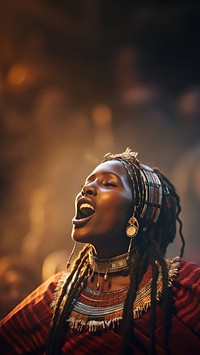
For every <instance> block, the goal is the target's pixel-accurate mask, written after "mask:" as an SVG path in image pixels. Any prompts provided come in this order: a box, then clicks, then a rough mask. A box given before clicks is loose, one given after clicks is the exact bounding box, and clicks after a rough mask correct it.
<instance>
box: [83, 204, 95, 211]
mask: <svg viewBox="0 0 200 355" xmlns="http://www.w3.org/2000/svg"><path fill="white" fill-rule="evenodd" d="M82 208H91V209H92V210H94V207H93V206H92V205H90V204H89V203H82V205H80V210H81V209H82Z"/></svg>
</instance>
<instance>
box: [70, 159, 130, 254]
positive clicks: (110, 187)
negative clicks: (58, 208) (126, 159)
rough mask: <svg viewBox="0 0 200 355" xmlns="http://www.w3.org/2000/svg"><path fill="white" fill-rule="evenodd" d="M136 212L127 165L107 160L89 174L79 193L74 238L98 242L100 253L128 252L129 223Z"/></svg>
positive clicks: (81, 240)
mask: <svg viewBox="0 0 200 355" xmlns="http://www.w3.org/2000/svg"><path fill="white" fill-rule="evenodd" d="M132 212H133V197H132V191H131V188H130V183H129V178H128V174H127V172H126V169H125V168H124V166H123V165H122V163H120V162H119V161H116V160H114V161H107V162H104V163H102V164H100V165H98V166H97V167H96V169H95V170H94V171H93V172H92V173H91V175H89V176H88V178H87V179H86V182H85V185H84V187H83V190H82V192H80V193H79V194H78V195H77V197H76V201H75V216H74V218H73V220H72V223H73V229H72V238H73V239H74V240H75V241H78V242H82V243H90V244H92V245H94V247H95V248H96V250H97V252H98V254H104V256H105V254H114V253H120V252H121V253H123V252H126V250H127V249H126V248H127V245H128V242H129V238H128V237H127V236H126V224H127V222H128V219H129V218H130V216H131V215H132ZM111 249H112V250H111ZM122 249H123V250H122ZM105 257H106V256H105Z"/></svg>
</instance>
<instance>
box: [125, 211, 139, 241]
mask: <svg viewBox="0 0 200 355" xmlns="http://www.w3.org/2000/svg"><path fill="white" fill-rule="evenodd" d="M138 230H139V223H138V220H137V218H135V217H134V216H132V217H131V218H129V220H128V225H127V227H126V235H127V237H129V238H134V237H136V235H137V234H138Z"/></svg>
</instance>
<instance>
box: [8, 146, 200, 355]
mask: <svg viewBox="0 0 200 355" xmlns="http://www.w3.org/2000/svg"><path fill="white" fill-rule="evenodd" d="M180 211H181V207H180V203H179V197H178V195H177V194H176V191H175V189H174V186H173V185H172V184H171V183H170V181H169V180H168V179H167V178H166V177H165V176H164V175H162V174H161V173H160V172H159V171H158V170H156V169H154V170H153V169H151V168H150V167H148V166H146V165H143V164H141V163H140V162H139V160H138V159H137V154H136V153H134V152H132V151H131V150H130V149H128V148H127V150H126V151H125V152H124V153H122V154H107V155H106V156H105V157H104V160H103V162H102V163H101V164H100V165H98V166H97V167H96V169H95V170H94V171H93V172H92V174H91V175H89V177H88V178H87V179H86V182H85V184H84V186H83V188H82V191H81V192H80V193H79V194H78V196H77V198H76V212H75V217H74V218H73V221H72V223H73V229H72V238H73V240H74V241H75V245H76V242H80V243H84V244H86V245H85V246H84V248H83V249H82V251H81V252H80V254H79V256H78V258H77V259H76V260H75V262H74V264H73V267H72V269H71V272H70V274H69V275H68V274H67V273H59V274H57V275H55V276H53V277H52V278H51V279H50V280H48V281H47V282H46V283H44V284H43V285H41V286H40V287H39V288H38V289H37V290H36V291H34V292H33V293H32V294H31V295H30V296H29V297H28V298H27V299H25V301H24V302H22V303H21V304H20V305H19V306H18V307H17V308H15V309H14V310H13V312H11V313H10V314H9V315H8V316H7V317H6V318H5V319H4V320H3V321H2V326H1V344H2V353H3V354H15V353H16V354H17V353H19V354H24V353H29V354H31V353H32V354H44V353H45V354H48V355H50V354H61V353H63V354H78V355H81V354H95V353H96V354H117V353H120V354H132V353H135V354H146V353H151V354H165V353H166V354H167V353H170V354H182V353H184V354H190V353H193V354H197V353H199V351H200V317H199V310H200V306H199V296H200V286H199V277H200V268H199V267H198V266H197V265H195V264H193V263H188V262H185V261H183V260H182V259H181V258H179V257H176V258H174V259H165V258H164V255H165V252H166V249H167V246H168V244H169V243H170V242H173V240H174V238H175V234H176V222H177V221H178V222H179V233H180V237H181V240H182V249H181V256H182V255H183V250H184V239H183V236H182V223H181V221H180V218H179V213H180ZM73 251H74V250H73ZM72 254H73V253H72ZM49 332H50V333H49Z"/></svg>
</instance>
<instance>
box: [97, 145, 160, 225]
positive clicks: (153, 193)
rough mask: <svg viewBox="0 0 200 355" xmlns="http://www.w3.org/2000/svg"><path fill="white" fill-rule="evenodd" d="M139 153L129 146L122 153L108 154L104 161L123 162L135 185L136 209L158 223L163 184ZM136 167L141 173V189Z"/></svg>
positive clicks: (145, 218) (146, 217) (141, 214)
mask: <svg viewBox="0 0 200 355" xmlns="http://www.w3.org/2000/svg"><path fill="white" fill-rule="evenodd" d="M137 154H138V153H135V152H132V151H131V149H129V148H127V149H126V151H125V152H123V153H120V154H111V153H108V154H106V155H105V156H104V159H103V162H105V161H108V160H119V161H120V162H121V163H122V164H123V166H124V167H125V169H126V171H127V173H128V175H129V177H130V179H131V182H132V185H133V195H134V196H133V197H134V201H137V202H138V203H137V202H136V206H135V211H138V213H139V215H140V217H141V218H142V219H144V220H146V221H148V222H153V223H156V222H157V220H158V217H159V214H160V210H161V206H162V194H163V192H162V184H161V181H160V179H159V177H158V175H157V174H156V172H155V171H154V170H153V169H152V168H150V167H149V166H147V165H144V164H141V163H140V162H139V160H138V159H137ZM136 169H137V170H138V171H139V174H140V178H141V189H140V186H139V185H140V183H139V181H138V175H137V173H136ZM136 189H137V190H136Z"/></svg>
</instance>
